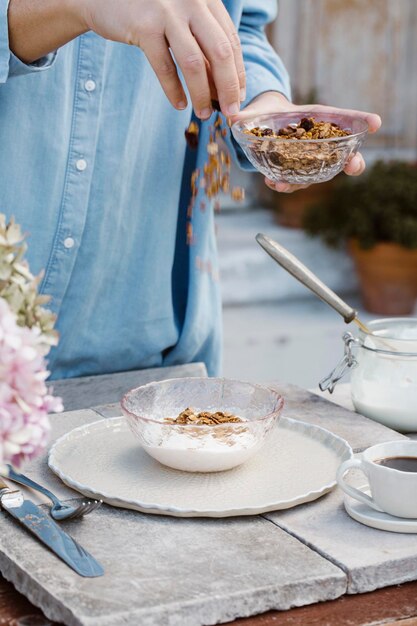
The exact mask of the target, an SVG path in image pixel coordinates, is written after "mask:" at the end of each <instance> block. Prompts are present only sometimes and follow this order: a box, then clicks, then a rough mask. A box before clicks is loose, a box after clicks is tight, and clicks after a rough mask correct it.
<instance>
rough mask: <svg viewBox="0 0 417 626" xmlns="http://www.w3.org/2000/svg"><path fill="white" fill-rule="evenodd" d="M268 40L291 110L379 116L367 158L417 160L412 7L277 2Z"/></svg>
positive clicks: (372, 0) (412, 0)
mask: <svg viewBox="0 0 417 626" xmlns="http://www.w3.org/2000/svg"><path fill="white" fill-rule="evenodd" d="M269 35H270V39H271V42H272V43H273V45H274V47H275V48H276V50H277V51H278V52H279V54H280V55H281V57H282V59H283V60H284V62H285V64H286V67H287V68H288V70H289V72H290V76H291V82H292V85H293V92H294V93H293V96H294V101H295V102H297V103H301V102H308V101H309V99H310V97H311V96H313V98H314V99H315V101H316V102H319V103H322V104H332V105H334V106H339V107H347V108H354V109H362V110H365V111H376V112H377V113H379V114H380V115H381V117H382V119H383V126H382V129H381V132H379V133H378V134H377V135H374V136H373V137H369V138H368V140H367V142H366V151H367V153H368V154H369V155H370V156H378V157H383V158H400V159H407V160H413V161H415V160H417V2H416V0H279V14H278V19H277V20H276V21H275V23H274V24H273V25H272V26H271V28H270V32H269Z"/></svg>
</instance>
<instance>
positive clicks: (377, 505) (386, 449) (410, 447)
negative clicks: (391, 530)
mask: <svg viewBox="0 0 417 626" xmlns="http://www.w3.org/2000/svg"><path fill="white" fill-rule="evenodd" d="M389 457H415V458H417V441H391V442H388V443H380V444H378V445H376V446H372V447H371V448H368V449H367V450H365V452H363V453H362V457H361V458H360V459H359V458H356V459H349V460H347V461H345V462H344V463H342V465H341V466H340V467H339V469H338V470H337V482H338V484H339V486H340V487H341V488H342V489H343V491H344V492H345V493H347V494H348V495H349V496H351V497H352V498H355V500H359V502H362V503H363V504H366V505H367V506H370V507H372V508H373V509H375V510H376V511H382V512H383V513H389V514H390V515H394V516H395V517H406V518H416V519H417V472H403V471H400V470H396V469H392V468H390V467H386V466H384V465H379V464H378V463H375V461H377V460H380V459H384V458H389ZM352 468H357V469H360V470H361V471H362V472H363V473H364V474H365V475H366V477H367V479H368V482H369V486H370V488H371V494H372V497H370V496H368V495H367V494H365V493H363V492H362V491H359V489H356V488H355V487H352V486H351V485H348V484H347V483H346V482H345V479H344V475H345V473H346V472H347V471H348V470H350V469H352Z"/></svg>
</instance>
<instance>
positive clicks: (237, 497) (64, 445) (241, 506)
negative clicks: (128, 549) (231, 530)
mask: <svg viewBox="0 0 417 626" xmlns="http://www.w3.org/2000/svg"><path fill="white" fill-rule="evenodd" d="M351 456H352V450H351V448H350V446H349V444H348V443H347V442H346V441H344V440H343V439H341V438H340V437H337V436H336V435H333V434H332V433H330V432H329V431H327V430H325V429H324V428H320V427H318V426H313V425H311V424H306V423H305V422H299V421H296V420H292V419H290V418H284V417H282V418H281V420H280V422H279V424H278V426H277V427H276V428H275V429H274V431H273V432H272V433H271V435H270V437H269V439H268V441H267V443H266V444H265V445H264V447H263V448H261V450H260V451H259V452H258V454H257V455H256V456H255V457H253V458H252V459H250V460H249V461H247V462H246V463H245V464H243V465H241V466H240V467H237V468H234V469H232V470H229V471H226V472H216V473H211V474H199V473H190V472H180V471H178V470H173V469H170V468H168V467H165V466H163V465H160V464H159V463H158V462H157V461H155V460H154V459H153V458H151V457H150V456H148V455H147V454H146V452H145V451H144V450H143V449H142V448H141V447H140V445H139V443H138V441H137V440H136V439H135V437H134V436H133V435H132V433H131V431H130V429H129V427H128V425H127V422H126V421H125V418H124V417H116V418H112V419H104V420H100V421H98V422H93V423H92V424H86V425H85V426H81V427H80V428H76V429H75V430H73V431H71V432H70V433H67V434H66V435H64V436H63V437H61V438H60V439H58V440H57V441H56V442H55V444H54V445H53V447H52V449H51V451H50V453H49V459H48V463H49V467H50V468H51V469H52V470H53V471H54V472H55V473H56V474H57V475H58V476H59V477H60V478H61V480H62V481H63V482H64V483H65V484H67V485H68V486H70V487H72V488H73V489H76V490H77V491H79V492H81V493H82V494H84V495H86V496H89V497H92V498H101V499H102V500H104V502H107V504H112V505H113V506H118V507H124V508H128V509H135V510H137V511H142V512H143V513H157V514H164V515H174V516H177V517H228V516H233V515H254V514H258V513H265V512H266V511H275V510H277V509H287V508H290V507H293V506H295V505H297V504H301V503H303V502H310V501H311V500H315V499H316V498H319V497H320V496H322V495H323V494H325V493H327V492H328V491H330V490H331V489H332V488H333V487H334V486H335V484H336V481H335V476H336V470H337V467H338V466H339V465H340V463H341V462H342V461H345V460H346V459H348V458H350V457H351Z"/></svg>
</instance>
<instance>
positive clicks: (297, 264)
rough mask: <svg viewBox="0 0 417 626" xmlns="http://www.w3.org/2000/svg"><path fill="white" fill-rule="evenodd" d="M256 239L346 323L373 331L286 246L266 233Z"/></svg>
mask: <svg viewBox="0 0 417 626" xmlns="http://www.w3.org/2000/svg"><path fill="white" fill-rule="evenodd" d="M256 241H257V242H258V243H259V245H260V246H262V248H263V249H264V250H265V251H266V252H267V253H268V254H269V255H270V256H271V257H272V258H273V259H274V261H276V262H277V263H279V265H281V267H283V268H284V269H285V270H287V272H289V273H290V274H291V275H292V276H294V278H296V279H297V280H299V281H300V283H302V284H303V285H305V286H306V287H308V289H310V290H311V291H312V292H313V293H315V294H316V296H318V297H319V298H320V299H321V300H323V302H326V304H328V305H330V306H331V307H332V308H333V309H334V310H335V311H337V312H338V313H339V315H341V316H342V317H343V319H344V320H345V322H346V324H349V323H350V322H353V321H355V322H357V323H358V324H359V326H360V327H361V328H362V330H364V331H365V332H367V333H369V334H372V332H371V331H370V330H369V329H368V328H367V327H366V326H365V324H363V323H362V322H360V320H358V313H357V311H355V309H353V308H352V307H351V306H349V305H348V304H347V303H346V302H344V300H342V299H341V298H339V296H338V295H337V294H335V292H334V291H332V290H331V289H330V287H328V286H327V285H325V284H324V283H323V282H322V281H321V280H320V278H318V277H317V276H316V275H315V274H313V272H312V271H310V270H309V269H308V268H307V267H306V266H305V265H303V263H301V261H300V260H299V259H297V257H295V256H294V255H293V254H291V252H288V250H286V249H285V248H283V247H282V246H281V245H280V244H279V243H277V242H276V241H274V240H273V239H270V238H269V237H267V236H266V235H263V234H262V233H259V234H258V235H256Z"/></svg>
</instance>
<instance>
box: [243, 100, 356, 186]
mask: <svg viewBox="0 0 417 626" xmlns="http://www.w3.org/2000/svg"><path fill="white" fill-rule="evenodd" d="M367 132H368V125H367V123H366V122H365V121H364V120H363V119H362V118H359V117H352V116H349V115H342V114H338V113H317V112H312V111H301V112H300V111H297V112H291V113H271V114H268V115H258V116H252V117H248V118H246V119H244V120H240V121H239V122H236V123H235V124H233V126H232V134H233V137H234V138H235V140H236V141H237V142H238V144H239V145H240V146H241V148H242V150H243V152H244V153H245V155H246V156H247V158H248V159H249V161H250V162H251V163H252V164H253V165H254V166H255V168H256V169H257V170H259V171H260V172H262V174H264V175H265V176H267V177H268V178H269V179H270V180H273V181H274V182H285V183H289V184H297V185H300V184H301V185H303V184H310V183H319V182H323V181H325V180H330V179H331V178H333V177H334V176H336V174H338V173H339V172H341V171H342V170H343V168H344V167H345V165H346V163H347V162H348V161H349V159H350V158H351V157H352V156H353V155H354V154H356V152H357V151H358V149H359V148H360V146H361V145H362V143H363V141H364V139H365V136H366V134H367Z"/></svg>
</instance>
